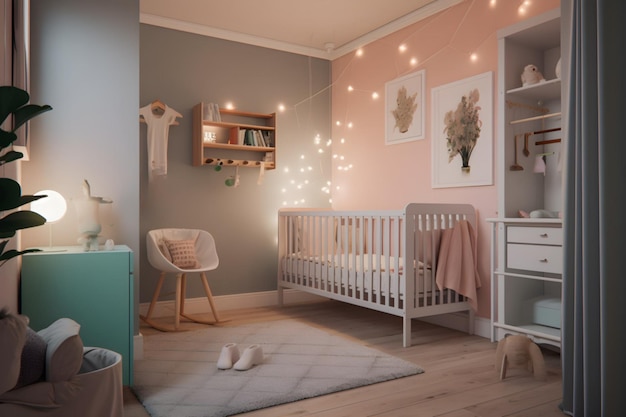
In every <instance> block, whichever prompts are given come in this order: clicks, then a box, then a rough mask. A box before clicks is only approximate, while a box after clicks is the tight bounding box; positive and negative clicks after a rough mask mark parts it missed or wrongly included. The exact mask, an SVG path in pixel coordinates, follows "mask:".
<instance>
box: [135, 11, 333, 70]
mask: <svg viewBox="0 0 626 417" xmlns="http://www.w3.org/2000/svg"><path fill="white" fill-rule="evenodd" d="M139 22H140V23H145V24H147V25H152V26H160V27H163V28H167V29H174V30H180V31H182V32H189V33H195V34H196V35H204V36H210V37H213V38H218V39H224V40H228V41H234V42H240V43H246V44H249V45H255V46H261V47H264V48H270V49H277V50H279V51H285V52H291V53H294V54H300V55H307V56H312V57H315V58H322V59H331V58H330V54H329V53H328V52H326V51H324V50H322V49H316V48H309V47H306V46H300V45H295V44H292V43H288V42H281V41H276V40H274V39H267V38H262V37H260V36H253V35H247V34H245V33H240V32H232V31H229V30H224V29H218V28H214V27H211V26H205V25H199V24H197V23H191V22H185V21H182V20H177V19H171V18H169V17H163V16H156V15H153V14H147V13H140V14H139Z"/></svg>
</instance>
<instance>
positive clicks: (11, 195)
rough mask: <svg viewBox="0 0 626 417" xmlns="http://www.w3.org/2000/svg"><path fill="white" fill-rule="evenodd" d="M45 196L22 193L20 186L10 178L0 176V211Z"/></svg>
mask: <svg viewBox="0 0 626 417" xmlns="http://www.w3.org/2000/svg"><path fill="white" fill-rule="evenodd" d="M44 197H47V196H46V195H22V187H20V184H19V183H18V182H17V181H15V180H12V179H11V178H0V211H4V210H12V209H15V208H18V207H21V206H23V205H24V204H28V203H31V202H33V201H36V200H39V199H40V198H44Z"/></svg>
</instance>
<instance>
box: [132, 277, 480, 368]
mask: <svg viewBox="0 0 626 417" xmlns="http://www.w3.org/2000/svg"><path fill="white" fill-rule="evenodd" d="M323 299H324V298H323V297H319V296H317V295H312V294H308V293H305V292H302V291H298V290H291V289H285V290H284V302H285V304H294V303H302V302H311V301H319V300H323ZM214 301H215V307H216V308H217V309H218V311H228V310H236V309H242V308H256V307H269V306H275V305H276V304H277V303H278V292H277V291H263V292H254V293H246V294H232V295H220V296H216V297H214ZM149 306H150V303H142V304H140V306H139V314H142V315H145V314H146V313H147V311H148V307H149ZM174 308H175V307H174V301H173V300H168V301H159V302H157V303H156V304H155V307H154V310H153V312H152V317H168V316H171V317H173V316H174ZM209 311H210V307H209V302H208V301H207V299H206V298H205V297H198V298H187V299H185V312H186V313H190V314H202V313H208V312H209ZM419 320H422V321H425V322H428V323H433V324H436V325H438V326H442V327H447V328H450V329H455V330H459V331H462V332H467V330H468V323H467V313H449V314H442V315H438V316H430V317H422V318H420V319H419ZM490 328H491V321H490V320H489V319H487V318H483V317H476V316H475V317H474V334H475V335H477V336H481V337H485V338H488V339H489V338H490V337H491V336H490V334H491V333H490ZM142 337H143V336H142V335H141V333H140V334H139V335H136V336H135V358H136V359H137V358H139V357H142V356H143V338H142ZM139 349H140V351H138V350H139Z"/></svg>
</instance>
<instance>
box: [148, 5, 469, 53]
mask: <svg viewBox="0 0 626 417" xmlns="http://www.w3.org/2000/svg"><path fill="white" fill-rule="evenodd" d="M461 1H466V0H178V1H172V0H140V1H139V8H140V13H141V14H140V16H141V17H140V21H141V22H142V23H147V24H152V25H156V26H162V27H167V28H171V29H177V30H183V31H187V32H193V33H198V34H203V35H207V36H213V37H218V38H222V39H228V40H234V41H237V42H244V43H249V44H253V45H257V46H264V47H268V48H273V49H279V50H284V51H288V52H293V53H300V54H304V55H309V56H314V57H318V58H324V59H334V58H336V57H339V56H341V55H344V54H346V53H348V52H351V51H353V50H355V49H357V48H359V47H361V46H363V45H365V44H367V43H369V42H372V41H374V40H376V39H379V38H381V37H383V36H385V35H388V34H390V33H393V32H395V31H397V30H399V29H401V28H403V27H405V26H408V25H410V24H412V23H415V22H417V21H419V20H421V19H424V18H426V17H428V16H430V15H432V14H434V13H437V12H439V11H441V10H443V9H445V8H448V7H450V6H452V5H454V4H457V3H460V2H461Z"/></svg>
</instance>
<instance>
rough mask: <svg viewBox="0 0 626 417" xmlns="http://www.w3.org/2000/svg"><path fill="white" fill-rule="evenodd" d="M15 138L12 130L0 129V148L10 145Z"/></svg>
mask: <svg viewBox="0 0 626 417" xmlns="http://www.w3.org/2000/svg"><path fill="white" fill-rule="evenodd" d="M15 139H17V135H16V134H15V133H13V132H7V131H6V130H2V129H0V149H4V148H6V147H7V146H9V145H11V144H12V143H13V142H15Z"/></svg>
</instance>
